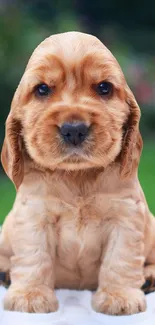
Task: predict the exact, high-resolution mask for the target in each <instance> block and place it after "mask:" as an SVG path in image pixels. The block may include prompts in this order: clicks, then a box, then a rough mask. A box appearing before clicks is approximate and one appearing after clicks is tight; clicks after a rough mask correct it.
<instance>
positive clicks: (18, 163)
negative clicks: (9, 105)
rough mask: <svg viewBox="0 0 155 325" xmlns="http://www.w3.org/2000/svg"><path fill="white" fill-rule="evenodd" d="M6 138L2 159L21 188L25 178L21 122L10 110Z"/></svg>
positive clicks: (16, 185)
mask: <svg viewBox="0 0 155 325" xmlns="http://www.w3.org/2000/svg"><path fill="white" fill-rule="evenodd" d="M5 132H6V133H5V139H4V143H3V147H2V153H1V161H2V165H3V168H4V170H5V172H6V174H7V175H8V177H9V178H10V179H11V180H12V182H13V183H14V185H15V187H16V189H18V188H19V186H20V184H21V182H22V180H23V174H24V171H23V169H24V168H23V157H22V150H21V149H22V148H21V135H20V132H21V127H20V122H19V121H18V120H17V119H15V118H14V117H13V114H12V112H10V114H9V116H8V118H7V121H6V130H5Z"/></svg>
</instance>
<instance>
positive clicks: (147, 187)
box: [0, 144, 155, 224]
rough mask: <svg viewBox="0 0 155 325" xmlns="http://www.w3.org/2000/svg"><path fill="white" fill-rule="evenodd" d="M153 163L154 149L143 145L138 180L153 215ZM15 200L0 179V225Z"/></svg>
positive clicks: (154, 181) (13, 191)
mask: <svg viewBox="0 0 155 325" xmlns="http://www.w3.org/2000/svg"><path fill="white" fill-rule="evenodd" d="M154 161H155V147H154V145H153V144H145V145H144V150H143V154H142V158H141V163H140V168H139V178H140V182H141V185H142V187H143V190H144V193H145V195H146V199H147V202H148V204H149V207H150V209H151V211H152V212H153V213H154V214H155V196H154V184H155V173H154ZM14 198H15V189H14V186H13V185H12V183H11V182H10V181H9V180H8V179H7V178H6V177H3V178H1V179H0V224H1V223H2V222H3V220H4V218H5V216H6V215H7V214H8V212H9V211H10V209H11V207H12V204H13V201H14Z"/></svg>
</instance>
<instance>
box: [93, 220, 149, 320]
mask: <svg viewBox="0 0 155 325" xmlns="http://www.w3.org/2000/svg"><path fill="white" fill-rule="evenodd" d="M113 220H114V218H113ZM110 228H111V229H109V230H108V231H109V233H108V242H107V246H106V249H105V251H104V252H103V257H102V264H101V268H100V272H99V285H98V290H97V292H96V293H95V294H94V296H93V299H92V305H93V307H94V309H95V310H96V311H97V312H102V313H106V314H111V315H122V314H134V313H138V312H142V311H145V309H146V302H145V296H144V293H143V292H142V291H141V290H140V288H141V286H142V285H143V283H144V276H143V263H144V257H143V254H144V245H143V235H142V232H141V231H139V230H137V229H136V227H134V224H133V225H132V224H127V222H125V223H124V225H123V220H121V221H120V223H119V222H118V220H117V222H116V224H115V225H113V226H112V225H110Z"/></svg>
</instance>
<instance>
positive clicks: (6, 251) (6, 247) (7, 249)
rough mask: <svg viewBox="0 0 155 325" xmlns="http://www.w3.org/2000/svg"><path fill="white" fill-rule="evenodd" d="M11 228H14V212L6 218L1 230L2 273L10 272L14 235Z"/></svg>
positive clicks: (0, 262) (0, 259) (0, 260)
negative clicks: (11, 240) (12, 236)
mask: <svg viewBox="0 0 155 325" xmlns="http://www.w3.org/2000/svg"><path fill="white" fill-rule="evenodd" d="M10 228H12V212H10V214H9V215H8V216H7V217H6V219H5V221H4V224H3V227H2V228H1V229H0V272H8V271H9V270H10V257H11V256H12V254H13V252H12V248H11V243H10V239H11V238H10V237H11V233H12V231H11V232H10V231H9V229H10ZM9 233H10V235H9Z"/></svg>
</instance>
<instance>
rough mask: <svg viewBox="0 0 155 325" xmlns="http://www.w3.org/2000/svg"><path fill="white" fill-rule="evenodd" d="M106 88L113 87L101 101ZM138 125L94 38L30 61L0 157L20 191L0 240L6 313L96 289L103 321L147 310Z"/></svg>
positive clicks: (150, 230) (48, 47)
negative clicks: (46, 88)
mask: <svg viewBox="0 0 155 325" xmlns="http://www.w3.org/2000/svg"><path fill="white" fill-rule="evenodd" d="M65 38H66V41H67V44H68V46H70V47H69V48H68V47H66V43H65ZM60 41H61V42H60ZM86 45H87V46H86ZM62 49H63V51H62ZM45 54H46V55H45ZM60 54H61V57H62V55H63V58H64V61H63V62H61V61H60ZM69 58H70V60H69ZM73 62H74V64H73ZM102 80H110V82H111V83H112V85H113V88H112V91H111V92H110V93H109V94H108V96H103V97H100V96H98V93H97V89H98V88H96V87H98V85H100V81H102ZM43 82H44V83H45V82H46V84H48V85H50V87H51V88H50V92H49V93H48V96H44V97H43V98H41V97H38V94H37V96H36V85H37V84H38V83H43ZM96 85H97V86H96ZM103 86H105V85H103ZM106 87H107V83H106ZM22 89H23V90H24V91H23V92H21V90H22ZM104 90H105V91H106V88H105V89H104ZM139 119H140V110H139V107H138V105H137V103H136V101H135V99H134V97H133V95H132V93H131V91H130V90H129V88H128V86H127V84H126V82H125V79H124V77H123V74H122V72H121V69H120V67H119V65H118V63H117V62H116V60H115V59H114V58H113V56H112V55H111V53H110V52H109V51H108V50H107V49H106V48H105V47H104V46H103V45H102V43H101V42H99V41H98V40H96V38H94V37H92V36H88V35H83V34H80V33H68V34H65V37H63V38H62V36H61V35H58V36H54V37H53V38H50V39H48V40H46V41H45V42H43V43H42V44H41V45H40V47H39V48H38V49H37V50H36V51H35V52H34V54H33V56H32V58H31V59H30V62H29V64H28V66H27V69H26V72H25V75H24V77H23V79H22V81H21V83H20V85H19V88H18V89H17V92H16V95H15V97H14V101H13V106H12V110H11V113H10V115H9V117H8V120H7V127H6V139H5V143H4V147H3V151H2V161H3V165H4V168H5V170H6V172H7V174H8V176H9V177H10V178H11V179H12V180H13V182H14V183H15V185H16V188H17V189H18V192H17V197H16V201H15V204H14V207H13V210H12V211H11V213H10V214H9V216H8V218H7V219H6V221H5V223H4V226H3V231H2V234H1V252H2V254H1V255H2V257H1V259H0V263H1V261H2V262H4V258H6V257H7V256H8V257H9V258H10V257H11V281H12V285H11V287H10V289H9V291H8V293H7V295H6V298H5V308H7V309H10V310H19V311H29V312H34V311H35V312H48V311H54V310H56V309H57V300H56V297H55V295H54V288H56V287H58V288H77V289H85V288H87V289H97V288H98V289H97V292H96V294H95V295H94V297H93V306H94V308H95V309H96V310H97V311H100V312H105V313H110V314H123V313H126V314H131V313H135V312H139V311H143V310H145V298H144V294H143V292H142V291H141V290H140V288H141V286H142V285H143V283H144V281H145V277H146V278H148V277H150V276H154V275H155V274H154V273H155V272H154V265H153V264H155V256H154V251H153V249H154V245H155V222H154V219H153V217H152V215H151V213H150V212H149V210H148V207H147V203H146V201H145V198H144V194H143V192H142V189H141V187H140V184H139V181H138V177H137V167H138V163H139V159H140V153H141V149H142V141H141V137H140V133H139V126H138V125H139ZM66 122H67V124H65V128H66V127H67V128H68V125H69V127H70V126H71V127H72V128H73V127H74V132H75V128H76V132H77V125H80V130H83V129H81V127H82V128H83V124H84V123H85V124H84V125H85V130H86V129H88V131H89V132H88V133H87V135H86V138H85V140H84V141H83V142H82V144H81V143H80V145H78V146H76V145H75V143H74V142H73V143H70V141H71V140H70V139H69V136H70V133H69V136H68V135H67V134H68V133H66V134H65V135H64V134H63V135H62V126H64V123H66ZM77 123H78V124H77ZM79 123H82V124H79ZM69 132H70V131H69ZM78 132H79V131H78ZM82 132H83V131H82ZM66 136H67V143H66ZM78 136H79V137H81V131H80V133H78ZM82 136H83V135H82ZM68 141H69V144H68ZM76 141H77V138H76ZM78 141H81V138H78ZM7 263H9V262H7ZM1 264H2V263H1ZM145 264H148V266H146V267H145V269H144V265H145ZM149 264H150V265H151V266H150V265H149ZM8 265H9V264H7V267H9V266H8ZM0 266H1V265H0ZM7 267H6V268H7Z"/></svg>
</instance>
